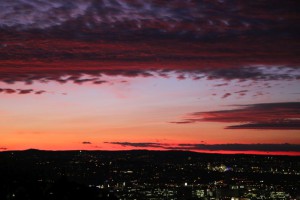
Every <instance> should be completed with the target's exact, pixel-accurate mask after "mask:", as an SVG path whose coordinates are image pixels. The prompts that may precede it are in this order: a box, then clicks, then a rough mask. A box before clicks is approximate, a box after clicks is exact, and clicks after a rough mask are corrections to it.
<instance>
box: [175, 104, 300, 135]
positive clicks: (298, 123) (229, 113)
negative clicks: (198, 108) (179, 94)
mask: <svg viewBox="0 0 300 200" xmlns="http://www.w3.org/2000/svg"><path fill="white" fill-rule="evenodd" d="M238 107H239V108H238V109H232V110H219V111H210V112H195V113H192V114H190V115H188V116H187V118H186V119H184V120H182V121H177V122H176V121H175V122H171V123H174V124H189V123H196V122H222V123H239V124H238V125H231V126H227V129H270V130H300V120H299V118H300V103H299V102H282V103H262V104H251V105H239V106H238Z"/></svg>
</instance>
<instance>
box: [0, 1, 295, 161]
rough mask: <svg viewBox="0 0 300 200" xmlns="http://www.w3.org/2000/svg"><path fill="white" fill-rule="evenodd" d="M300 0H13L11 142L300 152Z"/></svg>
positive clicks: (0, 21) (2, 19)
mask: <svg viewBox="0 0 300 200" xmlns="http://www.w3.org/2000/svg"><path fill="white" fill-rule="evenodd" d="M299 6H300V2H299V1H294V0H285V1H282V0H273V1H272V2H270V1H267V0H262V1H238V0H211V1H208V0H186V1H182V0H172V1H171V0H170V1H169V0H98V1H94V0H16V1H10V0H1V4H0V130H1V131H0V151H7V150H24V149H29V148H35V149H43V150H79V149H80V150H131V149H148V150H188V151H196V152H205V153H230V154H232V153H245V154H267V155H298V156H299V155H300V89H299V88H300V87H299V86H300V57H299V55H300V36H299V35H300V24H299V23H298V22H299V21H300V14H299V12H298V8H299Z"/></svg>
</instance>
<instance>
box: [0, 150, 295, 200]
mask: <svg viewBox="0 0 300 200" xmlns="http://www.w3.org/2000/svg"><path fill="white" fill-rule="evenodd" d="M299 198H300V159H299V157H291V156H257V155H219V154H199V153H193V152H180V151H162V152H160V151H115V152H111V151H39V150H27V151H7V152H0V200H13V199H14V200H18V199H20V200H56V199H57V200H69V199H70V200H71V199H72V200H76V199H84V200H89V199H91V200H94V199H95V200H101V199H120V200H121V199H122V200H125V199H126V200H133V199H137V200H143V199H149V200H150V199H151V200H155V199H157V200H158V199H170V200H171V199H173V200H175V199H176V200H185V199H232V200H234V199H299Z"/></svg>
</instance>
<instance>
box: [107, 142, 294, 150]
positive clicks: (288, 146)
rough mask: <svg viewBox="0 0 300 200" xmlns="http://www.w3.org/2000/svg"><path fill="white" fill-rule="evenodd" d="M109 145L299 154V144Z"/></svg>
mask: <svg viewBox="0 0 300 200" xmlns="http://www.w3.org/2000/svg"><path fill="white" fill-rule="evenodd" d="M106 143H109V144H115V145H121V146H126V147H137V148H160V149H168V150H199V151H259V152H300V145H299V144H288V143H284V144H269V143H268V144H177V145H172V144H165V143H152V142H141V143H134V142H106Z"/></svg>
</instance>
